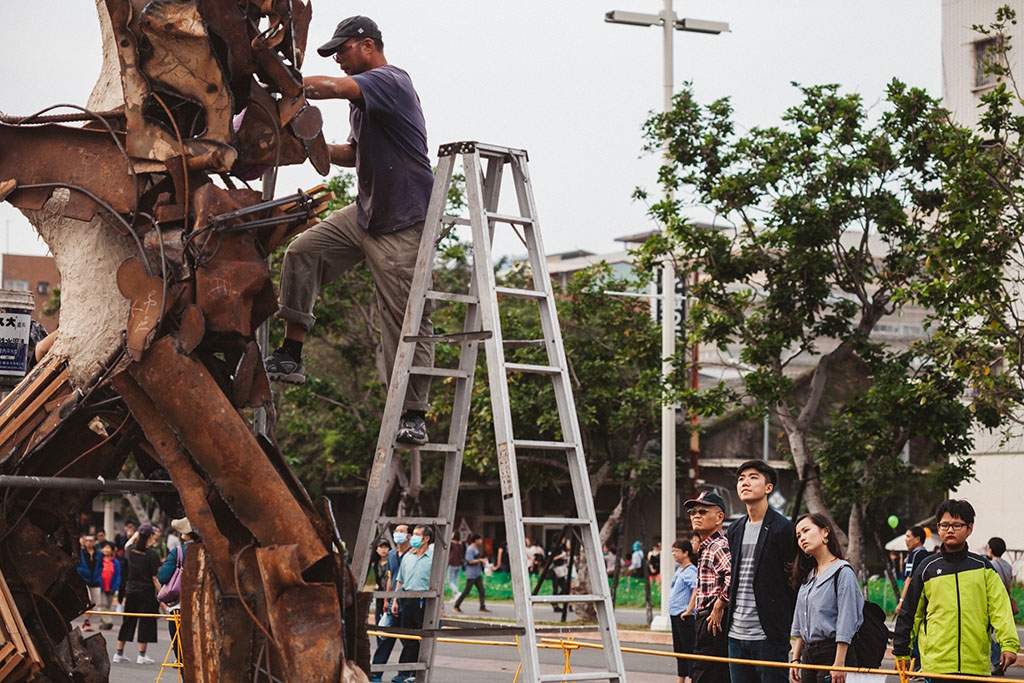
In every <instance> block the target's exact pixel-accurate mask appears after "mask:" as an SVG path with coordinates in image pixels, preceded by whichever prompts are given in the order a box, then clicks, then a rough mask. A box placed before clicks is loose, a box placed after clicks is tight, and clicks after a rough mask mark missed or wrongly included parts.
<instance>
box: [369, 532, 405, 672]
mask: <svg viewBox="0 0 1024 683" xmlns="http://www.w3.org/2000/svg"><path fill="white" fill-rule="evenodd" d="M391 540H392V541H394V543H395V547H394V548H392V549H391V550H390V551H389V552H388V560H387V573H388V581H387V587H386V589H385V590H389V591H394V590H396V588H395V579H396V577H397V576H398V570H399V568H400V567H401V564H402V558H403V557H405V555H406V553H408V552H409V525H408V524H398V525H396V526H395V530H394V532H392V534H391ZM392 607H394V608H395V609H396V610H397V609H398V600H395V599H393V600H388V599H387V598H384V602H383V604H382V608H383V609H385V610H391V609H392ZM395 641H396V639H395V638H380V639H379V640H378V644H377V649H376V650H375V651H374V653H373V663H374V664H387V662H388V659H390V658H391V651H392V650H394V649H395ZM380 680H381V675H380V673H375V674H373V675H371V676H370V681H371V682H376V681H380Z"/></svg>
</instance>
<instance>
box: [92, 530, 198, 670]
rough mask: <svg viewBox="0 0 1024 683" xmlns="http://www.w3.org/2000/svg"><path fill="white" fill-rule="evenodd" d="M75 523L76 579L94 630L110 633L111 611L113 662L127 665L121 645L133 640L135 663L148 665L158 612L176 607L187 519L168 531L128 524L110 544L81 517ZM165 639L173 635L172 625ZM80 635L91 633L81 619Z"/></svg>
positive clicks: (189, 534) (190, 533)
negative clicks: (117, 623) (114, 639)
mask: <svg viewBox="0 0 1024 683" xmlns="http://www.w3.org/2000/svg"><path fill="white" fill-rule="evenodd" d="M81 521H82V523H81V525H80V527H81V528H80V531H81V535H80V536H79V540H78V544H79V560H78V567H77V569H78V575H79V576H80V577H81V578H82V581H84V582H85V585H86V587H87V589H88V592H89V600H90V602H91V603H92V605H93V610H95V611H97V612H100V614H99V615H98V617H99V618H98V619H97V621H98V623H99V626H98V628H99V629H100V630H111V629H113V627H114V621H113V620H114V618H116V617H115V614H114V613H120V614H122V615H123V616H121V617H120V619H121V625H120V628H119V629H118V634H117V651H116V653H115V654H114V657H113V662H114V663H115V664H116V663H120V662H124V661H128V657H126V656H125V654H124V649H125V645H126V644H127V643H129V642H133V641H135V640H136V638H138V655H137V656H136V659H135V661H136V663H137V664H154V663H155V660H153V659H152V658H151V657H149V655H148V654H147V649H148V646H149V644H150V643H155V642H157V621H158V620H159V616H152V617H149V616H139V615H159V614H161V613H162V612H170V611H172V610H177V609H179V605H178V600H179V597H180V575H181V567H182V566H183V563H184V557H185V554H186V548H187V546H188V545H189V544H190V543H192V542H193V541H195V540H197V539H198V534H196V533H195V531H194V530H193V529H192V526H191V524H190V523H189V521H188V518H185V517H183V518H181V519H175V520H172V521H171V524H170V527H171V528H170V530H169V531H168V532H167V533H166V534H165V533H164V530H163V529H161V528H160V527H159V526H158V525H154V524H141V525H140V524H137V523H136V522H135V521H132V520H129V521H127V522H125V524H124V528H123V529H122V531H121V532H120V533H118V534H117V535H116V536H115V537H114V539H113V541H111V540H108V539H107V537H106V532H105V531H104V530H103V529H96V528H95V527H93V526H91V525H90V524H88V515H87V514H84V515H83V517H82V520H81ZM168 623H169V624H170V636H171V638H172V640H173V638H174V635H175V629H174V623H173V621H168ZM81 628H82V630H83V631H91V630H92V629H93V626H92V619H91V618H90V617H89V615H88V614H87V615H86V618H85V621H84V622H83V623H82V626H81Z"/></svg>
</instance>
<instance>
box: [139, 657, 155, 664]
mask: <svg viewBox="0 0 1024 683" xmlns="http://www.w3.org/2000/svg"><path fill="white" fill-rule="evenodd" d="M135 663H136V664H156V661H155V660H153V659H150V658H149V657H147V656H146V655H139V656H138V657H136V658H135Z"/></svg>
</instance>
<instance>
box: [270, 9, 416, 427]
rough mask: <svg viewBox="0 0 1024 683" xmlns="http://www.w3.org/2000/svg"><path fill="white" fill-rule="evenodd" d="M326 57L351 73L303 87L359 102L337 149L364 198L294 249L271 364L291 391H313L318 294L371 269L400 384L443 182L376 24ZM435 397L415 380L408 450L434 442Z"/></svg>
mask: <svg viewBox="0 0 1024 683" xmlns="http://www.w3.org/2000/svg"><path fill="white" fill-rule="evenodd" d="M317 52H318V53H319V54H320V55H321V56H322V57H332V58H333V59H334V61H336V62H337V63H338V65H339V66H340V68H341V70H342V71H344V72H345V73H346V74H348V75H347V76H345V77H334V76H309V77H306V78H304V79H303V84H304V85H305V90H306V97H307V98H309V99H311V100H324V99H344V100H348V102H349V123H350V124H351V133H350V134H349V137H348V141H347V142H345V143H342V144H332V145H329V146H328V149H329V151H330V158H331V163H333V164H337V165H338V166H349V167H352V166H354V167H355V169H356V178H357V184H358V196H357V199H356V202H355V203H354V204H350V205H349V206H346V207H344V208H343V209H341V210H339V211H336V212H335V213H333V214H331V215H330V216H328V217H327V218H326V219H325V220H324V221H323V222H322V223H319V224H317V225H315V226H313V227H312V228H310V229H309V230H307V231H305V232H304V233H302V234H301V235H299V237H297V238H296V239H295V240H294V241H293V242H292V243H291V244H290V245H289V246H288V250H287V251H286V252H285V256H284V263H283V265H282V269H281V301H280V308H279V309H278V316H279V317H281V318H283V319H284V320H285V324H286V326H285V340H284V343H283V344H282V345H281V347H280V348H278V349H276V350H275V351H274V352H273V353H272V354H271V355H270V356H269V357H267V359H266V367H267V374H268V375H269V376H270V378H271V379H274V380H279V381H283V382H290V383H293V384H301V383H303V382H305V380H306V375H305V372H304V371H303V366H302V344H303V341H304V340H305V338H306V334H307V333H308V332H309V330H310V328H311V327H312V326H313V323H314V322H315V318H314V316H313V304H314V302H315V301H316V297H317V294H318V293H319V291H320V288H321V287H322V286H323V285H326V284H327V283H329V282H331V281H332V280H335V279H337V278H338V277H339V276H340V275H342V274H343V273H344V272H346V271H347V270H349V269H351V268H352V267H354V266H355V265H357V264H358V263H360V262H362V261H365V262H366V265H367V266H368V267H369V269H370V273H371V274H372V275H373V281H374V286H375V293H376V300H377V307H378V313H379V316H380V329H381V347H382V352H383V356H384V365H385V369H386V373H387V377H386V378H385V379H388V380H390V378H391V370H392V368H393V366H394V361H395V354H396V353H397V351H398V344H399V341H400V339H401V333H402V321H403V318H404V317H405V306H406V302H407V301H408V298H409V288H410V285H411V283H412V275H413V270H414V269H415V267H416V257H417V254H418V252H419V242H420V235H421V234H422V232H423V221H424V219H425V218H426V214H427V204H428V203H429V201H430V191H431V187H432V185H433V182H434V176H433V172H432V170H431V166H430V158H429V156H428V154H427V131H426V122H425V120H424V117H423V110H422V108H421V107H420V100H419V96H418V95H417V94H416V90H415V89H414V88H413V85H412V80H411V79H410V78H409V74H407V73H406V72H405V71H403V70H402V69H399V68H398V67H396V66H394V65H392V64H388V61H387V59H386V58H385V57H384V43H383V40H382V38H381V32H380V29H379V28H377V24H375V23H374V22H373V20H371V19H369V18H367V17H362V16H355V17H349V18H348V19H345V20H344V21H342V22H341V23H340V24H338V27H337V29H335V31H334V37H332V38H331V39H330V40H329V41H327V43H325V44H324V45H323V46H322V47H320V48H318V49H317ZM429 312H430V310H429V308H428V309H427V310H426V314H425V315H424V319H423V324H422V326H421V328H420V331H419V334H420V335H422V336H429V335H431V334H433V326H432V324H431V322H430V318H429ZM413 365H417V366H426V367H430V366H432V365H433V350H432V348H431V347H430V346H429V345H426V344H420V345H418V346H417V347H416V353H415V357H414V360H413ZM429 390H430V377H429V376H425V375H416V376H413V377H411V378H410V379H409V388H408V391H407V393H406V400H405V412H404V413H403V415H402V421H401V425H400V426H399V431H398V435H397V440H398V441H400V442H403V443H410V444H424V443H426V442H427V428H426V422H425V420H424V414H425V412H426V410H427V398H428V393H429Z"/></svg>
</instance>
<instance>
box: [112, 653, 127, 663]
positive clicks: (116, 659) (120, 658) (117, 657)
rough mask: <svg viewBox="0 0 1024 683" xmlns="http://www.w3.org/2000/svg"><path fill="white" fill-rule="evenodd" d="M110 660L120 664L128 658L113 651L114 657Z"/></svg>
mask: <svg viewBox="0 0 1024 683" xmlns="http://www.w3.org/2000/svg"><path fill="white" fill-rule="evenodd" d="M110 661H112V662H113V663H114V664H120V663H121V662H127V661H128V658H127V657H125V656H124V655H119V654H117V653H116V652H115V653H114V658H113V659H111V660H110Z"/></svg>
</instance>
